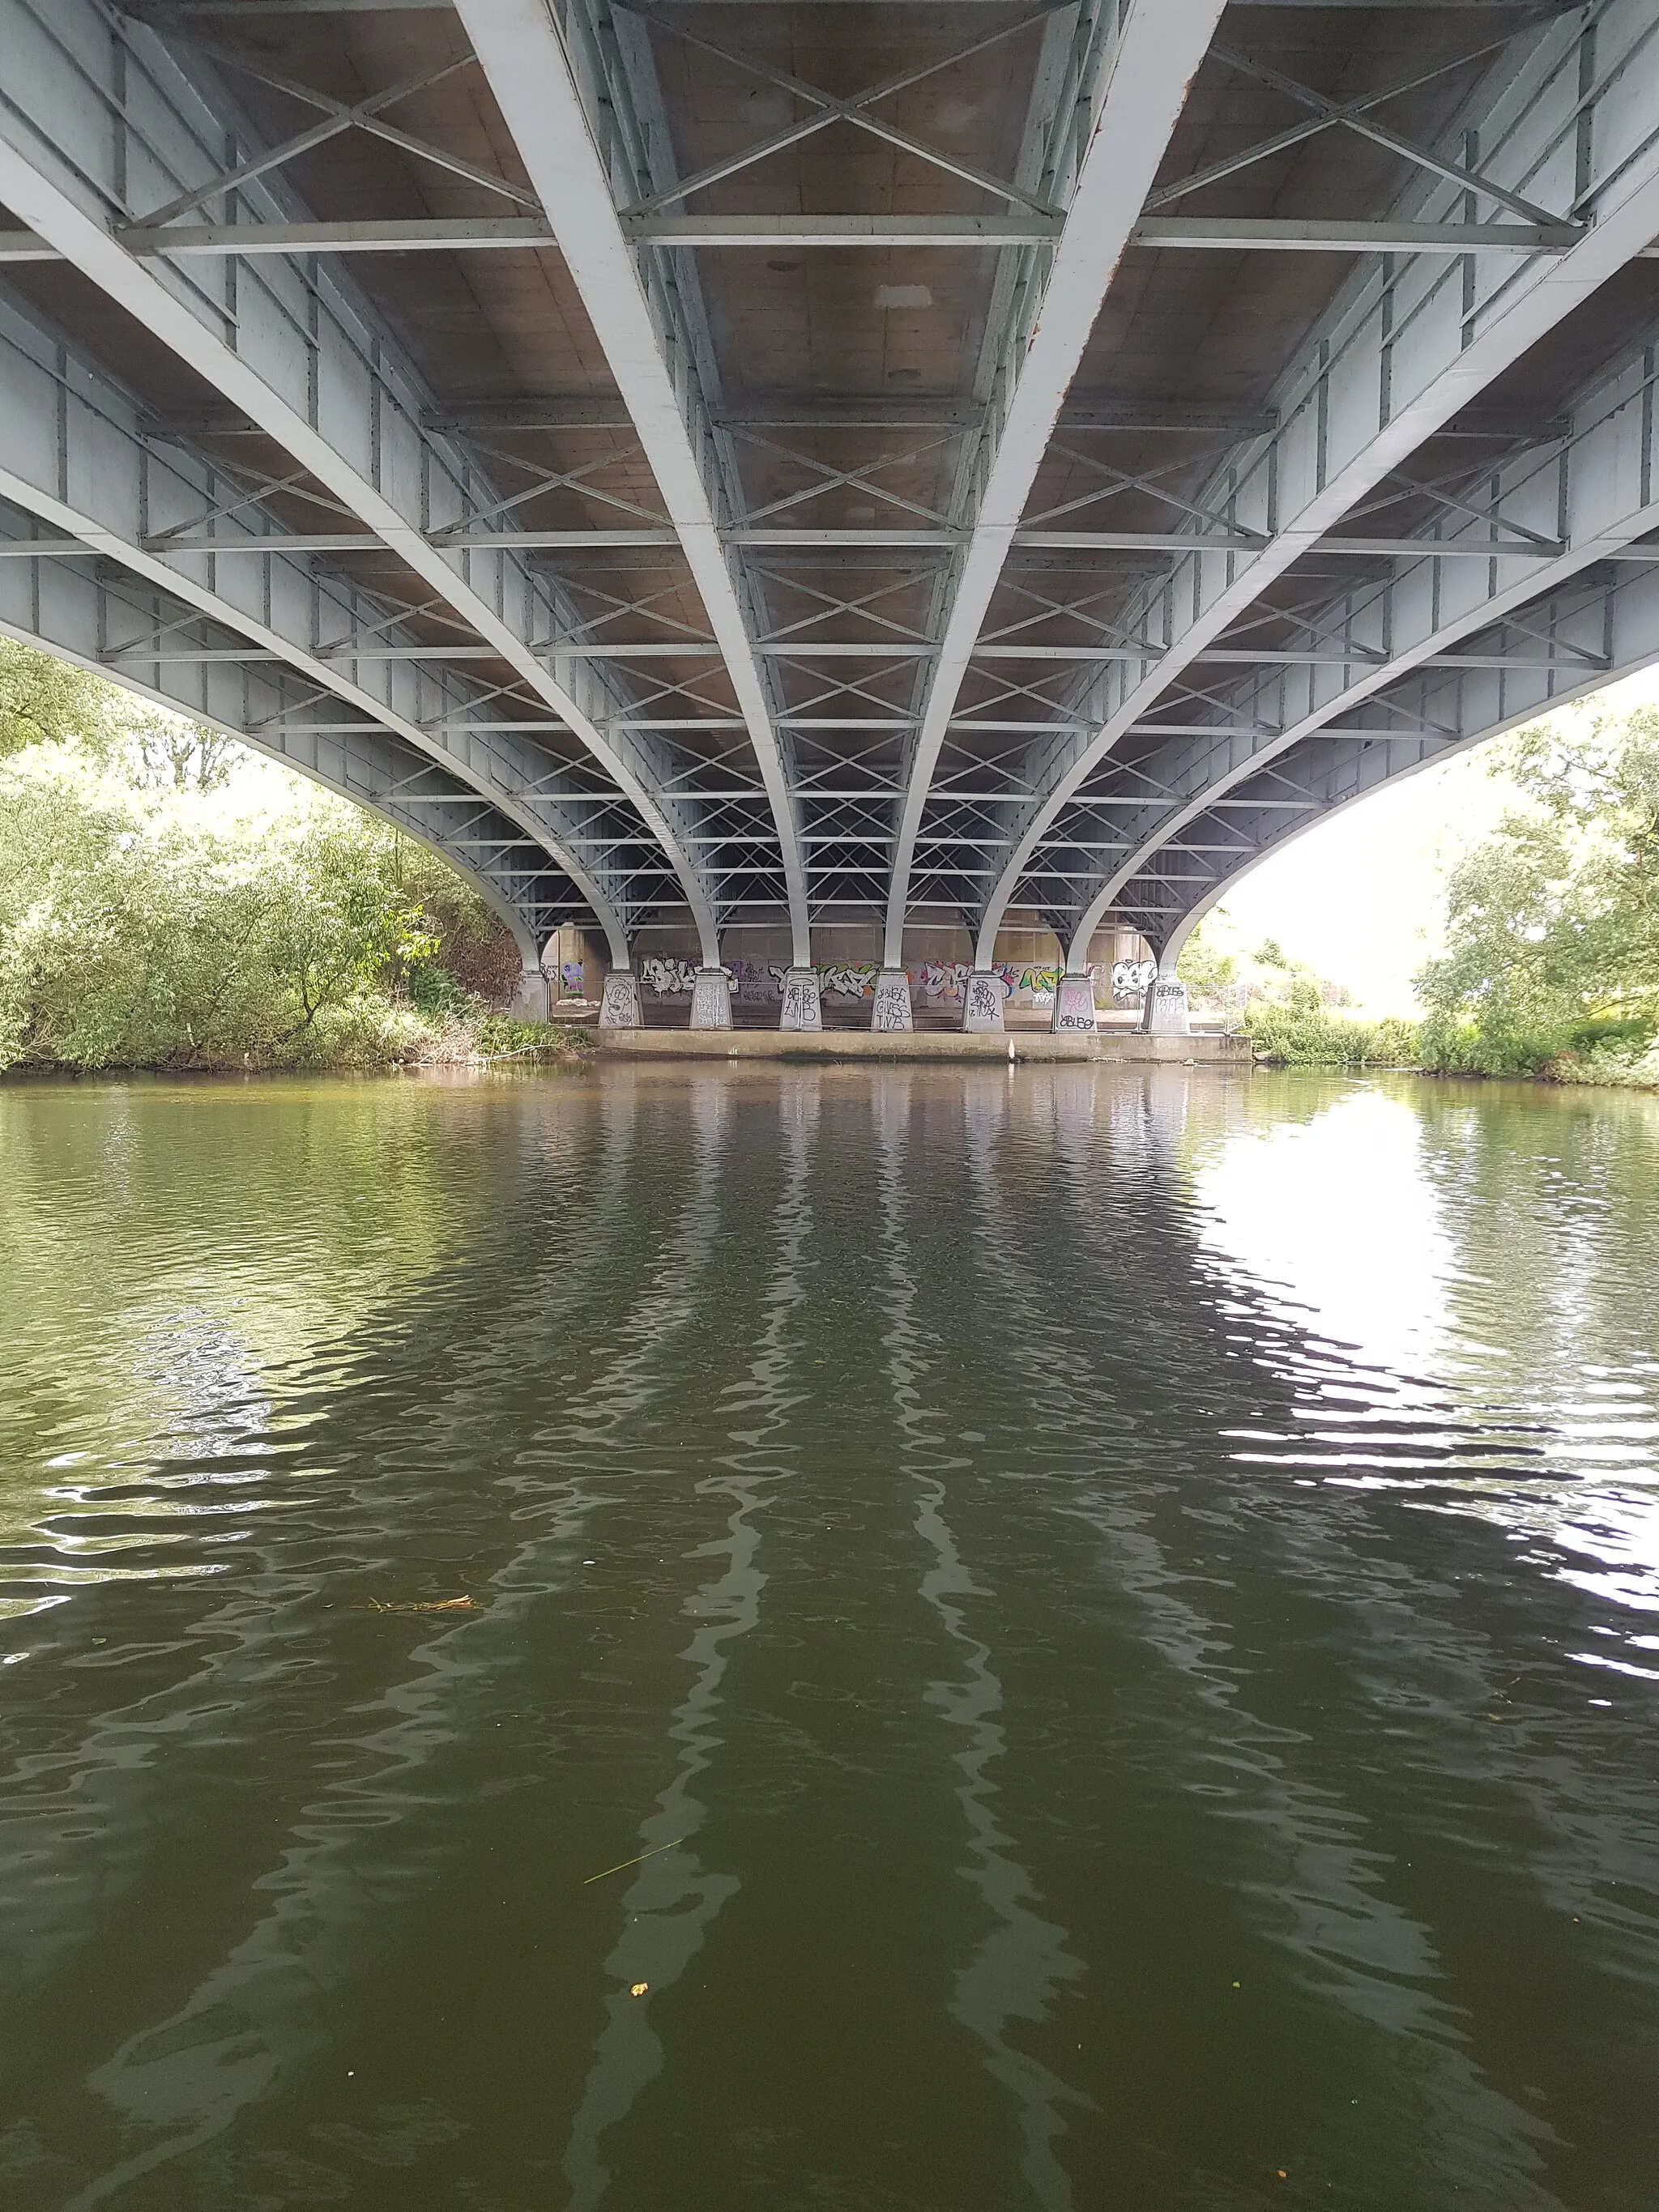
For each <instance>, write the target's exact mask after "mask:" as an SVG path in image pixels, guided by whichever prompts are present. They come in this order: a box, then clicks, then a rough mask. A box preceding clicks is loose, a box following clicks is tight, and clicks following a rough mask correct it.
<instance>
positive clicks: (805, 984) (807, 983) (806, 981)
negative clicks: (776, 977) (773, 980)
mask: <svg viewBox="0 0 1659 2212" xmlns="http://www.w3.org/2000/svg"><path fill="white" fill-rule="evenodd" d="M778 1027H779V1028H780V1029H781V1030H821V1029H822V1028H823V982H822V981H821V979H820V977H819V975H818V971H817V969H816V968H791V969H789V970H788V972H787V974H786V975H785V976H784V979H783V1005H782V1006H781V1009H780V1010H779V1013H778Z"/></svg>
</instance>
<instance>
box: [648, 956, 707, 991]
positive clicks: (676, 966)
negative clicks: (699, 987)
mask: <svg viewBox="0 0 1659 2212" xmlns="http://www.w3.org/2000/svg"><path fill="white" fill-rule="evenodd" d="M696 980H697V963H696V961H695V960H659V959H657V958H656V957H652V958H649V959H646V960H641V963H640V981H641V983H643V984H644V986H645V987H646V989H647V991H649V992H650V993H651V994H652V996H653V998H658V999H689V998H690V995H691V992H692V988H693V987H694V985H695V984H696Z"/></svg>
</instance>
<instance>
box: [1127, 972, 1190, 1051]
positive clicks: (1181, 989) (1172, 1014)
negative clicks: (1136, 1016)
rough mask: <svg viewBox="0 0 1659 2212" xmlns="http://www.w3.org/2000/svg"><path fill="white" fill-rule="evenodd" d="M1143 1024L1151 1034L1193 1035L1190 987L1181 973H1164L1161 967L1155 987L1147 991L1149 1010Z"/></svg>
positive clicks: (1154, 981)
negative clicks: (1188, 1009) (1188, 1007)
mask: <svg viewBox="0 0 1659 2212" xmlns="http://www.w3.org/2000/svg"><path fill="white" fill-rule="evenodd" d="M1140 1025H1141V1027H1142V1029H1144V1030H1146V1032H1147V1034H1148V1036H1191V1035H1192V1033H1193V1024H1192V1020H1191V1018H1190V1017H1189V1015H1188V1011H1187V986H1186V985H1185V984H1184V983H1183V982H1182V980H1181V978H1180V976H1179V975H1165V974H1164V972H1163V970H1162V969H1160V970H1159V972H1158V974H1157V975H1154V976H1153V978H1152V988H1151V989H1150V990H1149V991H1148V992H1147V994H1146V1012H1144V1013H1143V1014H1142V1016H1141V1018H1140Z"/></svg>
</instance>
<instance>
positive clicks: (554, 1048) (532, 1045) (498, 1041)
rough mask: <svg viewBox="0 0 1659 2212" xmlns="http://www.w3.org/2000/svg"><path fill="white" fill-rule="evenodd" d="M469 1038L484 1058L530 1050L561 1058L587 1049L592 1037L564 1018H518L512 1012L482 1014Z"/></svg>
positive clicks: (528, 1052)
mask: <svg viewBox="0 0 1659 2212" xmlns="http://www.w3.org/2000/svg"><path fill="white" fill-rule="evenodd" d="M472 1034H473V1039H474V1042H475V1045H476V1048H477V1051H478V1052H479V1053H480V1054H482V1055H483V1058H484V1059H486V1060H489V1059H494V1058H497V1057H500V1056H502V1055H505V1054H508V1053H511V1054H515V1055H516V1054H522V1055H523V1056H524V1057H526V1059H527V1058H528V1057H529V1056H530V1054H532V1053H535V1054H538V1055H539V1056H540V1057H541V1058H542V1059H544V1060H561V1059H563V1058H564V1057H565V1056H566V1055H567V1054H571V1053H583V1052H591V1051H592V1048H593V1043H594V1039H593V1036H592V1032H591V1031H590V1030H579V1029H573V1028H572V1027H571V1025H570V1024H569V1023H568V1022H521V1021H520V1020H519V1019H518V1018H517V1017H516V1016H515V1015H513V1014H496V1013H490V1014H485V1015H483V1017H482V1018H481V1019H480V1020H479V1021H478V1022H477V1024H475V1026H474V1029H473V1032H472Z"/></svg>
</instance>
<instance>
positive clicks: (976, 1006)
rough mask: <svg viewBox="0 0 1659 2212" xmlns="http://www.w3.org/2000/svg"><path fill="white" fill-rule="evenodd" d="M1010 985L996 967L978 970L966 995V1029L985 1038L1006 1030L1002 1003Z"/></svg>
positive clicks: (964, 1018)
mask: <svg viewBox="0 0 1659 2212" xmlns="http://www.w3.org/2000/svg"><path fill="white" fill-rule="evenodd" d="M1007 995H1008V986H1007V985H1006V983H1005V982H1004V981H1003V980H1002V978H1001V976H1000V975H998V973H997V971H996V969H994V968H975V969H974V971H973V972H972V974H971V975H969V978H968V981H967V985H966V987H965V988H964V989H963V994H962V1026H963V1030H966V1031H967V1033H968V1034H969V1036H985V1035H987V1034H989V1033H990V1032H992V1031H994V1030H1001V1029H1003V1028H1004V1027H1006V1024H1005V1023H1004V1021H1003V1018H1002V1002H1003V1000H1005V999H1006V997H1007Z"/></svg>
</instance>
